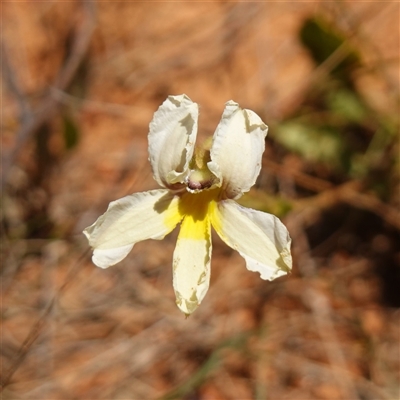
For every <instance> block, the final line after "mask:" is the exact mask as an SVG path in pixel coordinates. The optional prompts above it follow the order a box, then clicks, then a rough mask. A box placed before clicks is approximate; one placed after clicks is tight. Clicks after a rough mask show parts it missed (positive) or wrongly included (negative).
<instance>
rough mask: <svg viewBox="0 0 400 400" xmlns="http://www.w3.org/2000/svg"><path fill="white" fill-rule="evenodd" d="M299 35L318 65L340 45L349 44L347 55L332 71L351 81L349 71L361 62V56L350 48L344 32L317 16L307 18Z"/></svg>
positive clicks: (342, 78)
mask: <svg viewBox="0 0 400 400" xmlns="http://www.w3.org/2000/svg"><path fill="white" fill-rule="evenodd" d="M299 36H300V40H301V42H302V43H303V45H304V47H306V48H307V50H308V51H309V52H310V54H311V56H312V58H313V60H314V61H315V63H316V64H317V65H320V64H322V63H323V62H324V61H326V60H327V59H328V58H329V57H330V56H331V55H332V54H333V53H334V52H335V51H336V50H338V49H339V47H341V46H343V45H345V46H347V54H346V56H345V57H344V58H343V59H342V60H341V61H340V62H339V63H338V64H337V65H336V66H335V68H334V69H333V70H332V71H331V73H332V74H333V75H335V76H337V77H339V78H340V79H341V80H343V81H346V82H350V81H351V77H350V76H349V73H350V72H351V70H352V69H353V68H354V67H356V66H358V65H359V64H360V56H359V55H358V52H357V51H356V50H354V49H352V48H350V46H349V44H348V42H347V40H346V36H345V35H344V34H343V33H342V32H340V31H339V30H338V29H337V28H336V27H334V26H332V25H330V24H329V23H328V22H327V21H324V20H322V19H321V18H318V17H316V18H310V19H307V20H306V21H305V22H304V24H303V26H302V28H301V30H300V33H299Z"/></svg>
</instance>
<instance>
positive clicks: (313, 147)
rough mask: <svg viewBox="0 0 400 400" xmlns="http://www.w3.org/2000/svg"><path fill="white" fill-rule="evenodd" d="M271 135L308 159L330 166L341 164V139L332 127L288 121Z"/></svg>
mask: <svg viewBox="0 0 400 400" xmlns="http://www.w3.org/2000/svg"><path fill="white" fill-rule="evenodd" d="M273 136H274V139H275V140H276V141H277V142H278V143H280V144H281V145H283V146H284V147H286V148H287V149H288V150H290V151H293V152H295V153H298V154H300V155H301V156H302V157H304V159H306V160H308V161H313V162H322V163H325V164H330V165H332V166H339V165H340V164H341V157H342V153H343V151H344V148H343V144H342V139H341V137H340V135H339V134H338V133H337V132H336V131H334V130H332V129H328V128H319V127H313V126H311V125H306V124H301V123H299V122H295V121H290V122H286V123H284V124H282V125H280V127H279V128H278V129H277V131H276V132H275V134H274V135H273Z"/></svg>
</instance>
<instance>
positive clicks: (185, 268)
mask: <svg viewBox="0 0 400 400" xmlns="http://www.w3.org/2000/svg"><path fill="white" fill-rule="evenodd" d="M191 196H196V195H191ZM188 198H189V197H186V198H185V197H184V198H183V199H182V201H183V202H185V200H187V199H188ZM183 208H184V207H183ZM203 211H206V208H203V210H201V209H200V211H199V212H197V213H196V212H194V213H192V214H189V215H186V216H185V217H184V219H183V221H182V225H181V228H180V232H179V236H178V241H177V243H176V248H175V251H174V261H173V284H174V290H175V295H176V304H177V305H178V307H179V309H180V310H181V311H182V312H184V313H185V314H186V315H190V314H191V313H192V312H193V311H194V310H196V308H197V307H198V306H199V305H200V303H201V301H202V300H203V298H204V296H205V295H206V293H207V290H208V287H209V284H210V262H211V251H212V245H211V226H210V220H209V218H208V214H207V213H206V212H203Z"/></svg>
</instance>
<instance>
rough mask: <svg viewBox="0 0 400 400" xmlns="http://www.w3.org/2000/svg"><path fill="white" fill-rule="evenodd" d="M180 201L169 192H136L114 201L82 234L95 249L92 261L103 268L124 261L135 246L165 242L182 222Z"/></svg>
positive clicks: (162, 190)
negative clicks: (140, 242)
mask: <svg viewBox="0 0 400 400" xmlns="http://www.w3.org/2000/svg"><path fill="white" fill-rule="evenodd" d="M178 204H179V198H178V197H177V196H174V195H173V194H172V193H170V192H169V191H168V190H166V189H159V190H152V191H149V192H142V193H135V194H132V195H130V196H126V197H123V198H122V199H119V200H116V201H113V202H111V203H110V205H109V206H108V209H107V211H106V212H105V213H104V214H103V215H102V216H100V217H99V218H98V219H97V221H96V222H95V223H94V224H93V225H91V226H89V227H88V228H86V229H85V230H84V231H83V233H84V234H85V235H86V237H87V238H88V240H89V244H90V246H91V247H92V248H93V249H94V253H93V258H92V259H93V262H94V263H95V264H96V265H97V266H99V267H102V268H106V267H109V266H110V265H114V264H116V263H117V262H119V261H121V260H122V259H123V258H125V257H126V255H127V254H128V253H129V251H130V250H131V249H132V247H133V245H134V244H135V243H137V242H139V241H141V240H145V239H163V238H164V236H165V235H167V234H168V233H169V232H171V231H172V230H173V229H174V228H175V226H176V225H177V224H178V223H179V222H180V221H181V220H182V214H181V213H180V211H179V207H178Z"/></svg>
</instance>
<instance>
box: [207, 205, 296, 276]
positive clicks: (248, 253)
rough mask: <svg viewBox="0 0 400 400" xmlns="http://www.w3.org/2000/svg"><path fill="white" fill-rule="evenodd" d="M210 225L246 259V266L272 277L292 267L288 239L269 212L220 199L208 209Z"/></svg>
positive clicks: (282, 228) (286, 232) (283, 228)
mask: <svg viewBox="0 0 400 400" xmlns="http://www.w3.org/2000/svg"><path fill="white" fill-rule="evenodd" d="M211 224H212V226H213V228H214V229H215V230H216V232H217V233H218V235H219V236H220V237H221V239H222V240H223V241H224V242H225V243H226V244H227V245H228V246H230V247H232V248H233V249H234V250H237V251H238V252H239V254H240V255H241V256H242V257H243V258H244V259H245V260H246V266H247V269H249V270H250V271H256V272H259V273H260V274H261V278H262V279H267V280H270V281H271V280H273V279H275V278H278V277H279V276H282V275H285V274H287V273H288V272H290V270H291V269H292V257H291V254H290V243H291V239H290V236H289V233H288V231H287V229H286V227H285V226H284V225H283V224H282V222H281V221H280V220H279V219H278V218H277V217H275V216H274V215H272V214H267V213H264V212H261V211H256V210H253V209H250V208H245V207H242V206H240V205H239V204H237V203H236V202H235V201H233V200H223V201H220V202H219V203H217V204H216V206H215V207H214V208H213V210H212V212H211Z"/></svg>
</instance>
